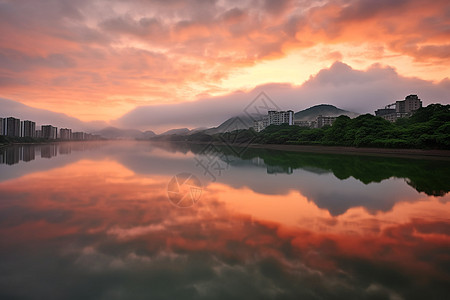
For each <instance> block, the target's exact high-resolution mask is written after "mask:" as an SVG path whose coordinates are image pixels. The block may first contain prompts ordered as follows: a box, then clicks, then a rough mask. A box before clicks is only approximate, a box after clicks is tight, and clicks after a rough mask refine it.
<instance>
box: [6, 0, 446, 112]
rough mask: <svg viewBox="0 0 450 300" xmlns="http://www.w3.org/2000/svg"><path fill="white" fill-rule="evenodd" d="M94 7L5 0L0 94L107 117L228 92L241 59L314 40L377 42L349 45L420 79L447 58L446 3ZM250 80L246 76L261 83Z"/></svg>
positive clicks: (347, 55) (346, 54)
mask: <svg viewBox="0 0 450 300" xmlns="http://www.w3.org/2000/svg"><path fill="white" fill-rule="evenodd" d="M103 4H104V1H103V0H98V1H77V2H74V3H70V4H69V3H67V1H52V2H51V4H50V1H48V2H47V1H44V3H41V4H40V5H36V4H35V3H34V2H32V1H20V2H17V1H6V2H5V3H4V4H3V5H2V7H1V8H0V86H1V92H0V96H2V97H5V98H11V99H15V100H18V101H21V102H24V103H26V104H29V105H32V106H35V107H39V108H47V109H52V110H56V111H60V112H70V113H71V114H73V115H76V116H78V117H80V118H82V119H84V120H92V119H96V118H99V119H103V120H109V119H115V118H117V117H119V116H120V115H121V114H122V113H123V112H124V111H128V110H131V109H132V108H134V107H135V106H136V105H138V104H148V103H153V104H157V103H167V102H171V103H176V102H184V101H186V100H188V101H191V100H194V99H195V98H196V97H197V95H199V94H204V93H205V92H206V93H207V92H213V93H222V94H223V93H224V92H231V91H233V89H239V88H241V86H240V85H238V83H236V82H235V83H233V84H231V85H229V86H221V84H222V83H223V82H224V81H226V80H227V79H229V78H230V77H233V76H234V75H235V74H236V73H239V72H242V70H244V68H250V69H245V70H248V71H249V72H257V70H256V69H255V70H253V71H252V69H251V67H252V66H257V65H259V64H261V63H263V62H265V61H268V60H270V61H277V60H279V59H282V58H284V57H287V55H289V54H290V53H293V52H295V51H298V50H305V51H307V50H308V49H311V48H313V47H315V46H317V45H327V46H329V47H331V48H333V47H339V48H340V49H339V50H338V51H337V50H330V51H329V53H330V54H327V53H325V54H324V53H322V54H320V53H318V54H317V55H314V56H312V57H309V58H308V60H309V61H310V62H312V63H313V64H314V63H315V64H317V65H318V64H321V63H323V61H324V60H332V59H340V60H344V61H345V60H346V59H353V58H354V57H353V56H352V53H351V50H352V45H357V46H360V45H367V44H368V45H371V44H376V47H367V48H366V51H367V53H358V56H359V57H360V59H361V60H363V61H365V62H366V65H370V64H372V63H376V62H378V61H379V60H383V59H385V58H387V57H390V56H392V55H396V56H399V57H402V58H403V59H404V60H403V61H401V62H400V60H398V61H399V63H398V64H399V67H402V66H404V65H405V64H406V62H407V59H411V60H413V62H414V63H416V64H417V66H418V67H417V68H416V70H419V67H420V73H417V74H412V75H414V76H417V77H421V74H423V73H424V72H423V71H424V70H425V73H426V71H427V70H428V71H429V72H430V74H431V72H432V71H433V70H432V65H440V66H448V65H449V64H450V60H449V54H448V53H450V51H449V47H450V37H449V34H448V29H447V27H448V26H449V21H448V17H447V15H446V13H447V12H448V10H449V4H448V1H442V0H439V1H433V2H431V3H430V2H429V1H425V0H402V1H387V0H382V1H376V2H374V1H368V0H351V1H323V2H320V3H318V2H314V1H301V2H294V1H243V2H242V3H239V4H236V3H234V2H228V1H224V2H223V3H222V2H216V1H199V0H191V1H146V2H142V1H129V2H127V3H123V2H121V1H108V2H107V7H110V9H107V10H104V9H100V7H103ZM105 5H106V4H105ZM341 50H347V51H341ZM311 53H312V52H311ZM299 68H301V66H299ZM400 69H401V68H400ZM315 71H317V70H315ZM303 72H304V73H305V74H304V76H303V77H306V78H307V76H308V75H311V73H308V72H311V71H310V70H308V69H306V68H304V70H303ZM405 72H406V71H405ZM433 72H434V71H433ZM433 74H442V72H441V73H433ZM430 76H431V77H433V76H434V77H433V79H435V80H441V79H443V78H442V77H440V78H438V77H436V76H438V75H429V76H428V77H427V78H429V77H430ZM439 76H440V75H439ZM251 78H252V79H253V80H254V81H253V82H250V83H246V85H250V86H256V85H258V84H262V83H267V80H264V78H259V77H257V76H253V77H251ZM272 79H273V78H272ZM229 82H232V81H229ZM297 83H298V82H297ZM88 106H95V107H98V109H97V110H96V111H95V112H93V111H92V110H90V109H87V107H88Z"/></svg>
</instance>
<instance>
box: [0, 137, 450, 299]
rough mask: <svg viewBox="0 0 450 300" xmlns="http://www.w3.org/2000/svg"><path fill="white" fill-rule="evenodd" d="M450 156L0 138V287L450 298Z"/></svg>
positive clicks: (3, 293) (56, 292)
mask: <svg viewBox="0 0 450 300" xmlns="http://www.w3.org/2000/svg"><path fill="white" fill-rule="evenodd" d="M238 152H239V153H240V154H241V151H238ZM449 167H450V161H449V160H448V159H447V160H435V159H434V160H423V159H411V158H388V157H368V156H346V155H330V154H308V153H290V152H278V151H273V150H272V151H269V150H256V149H248V150H247V151H245V152H243V153H242V154H241V155H240V157H238V156H237V155H236V153H234V152H233V151H232V150H230V149H228V148H226V147H220V148H218V147H208V146H207V145H197V146H189V145H185V144H150V143H148V142H115V143H114V142H98V143H97V142H92V143H72V144H70V143H68V144H58V145H34V146H32V145H30V146H24V147H20V146H15V147H10V148H6V149H5V148H3V149H0V242H1V243H0V299H181V298H183V299H234V298H245V299H445V298H447V299H448V297H449V295H450V294H449V293H450V290H449V286H450V285H449V283H450V251H449V250H450V217H449V216H450V203H449V199H450V197H449V195H448V192H449V190H450V178H449V177H450V174H449V170H450V168H449ZM180 173H183V174H181V175H178V177H176V179H174V176H175V175H177V174H180ZM191 175H193V176H191ZM189 176H191V177H189ZM194 178H197V181H195V180H194ZM177 179H178V182H177V181H176V180H177ZM184 179H187V182H186V184H184V185H183V184H182V183H183V180H184ZM174 180H175V181H174ZM174 182H175V183H178V185H177V184H175V185H174ZM177 188H179V190H177ZM180 200H181V201H180Z"/></svg>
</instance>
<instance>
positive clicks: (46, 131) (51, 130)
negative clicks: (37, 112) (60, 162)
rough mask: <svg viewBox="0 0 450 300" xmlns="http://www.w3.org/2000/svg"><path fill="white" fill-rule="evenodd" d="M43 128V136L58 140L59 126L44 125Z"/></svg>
mask: <svg viewBox="0 0 450 300" xmlns="http://www.w3.org/2000/svg"><path fill="white" fill-rule="evenodd" d="M41 129H42V130H41V137H42V138H44V139H50V140H56V139H57V138H58V128H56V127H54V126H52V125H42V126H41Z"/></svg>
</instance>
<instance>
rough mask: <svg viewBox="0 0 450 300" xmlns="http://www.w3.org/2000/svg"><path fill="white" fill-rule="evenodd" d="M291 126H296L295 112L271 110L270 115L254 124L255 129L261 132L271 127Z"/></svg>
mask: <svg viewBox="0 0 450 300" xmlns="http://www.w3.org/2000/svg"><path fill="white" fill-rule="evenodd" d="M281 124H289V125H294V112H293V111H292V110H288V111H275V110H269V112H268V114H267V115H266V116H264V117H263V119H262V120H259V121H254V122H253V129H255V131H256V132H260V131H261V130H263V129H264V128H266V127H267V126H269V125H281Z"/></svg>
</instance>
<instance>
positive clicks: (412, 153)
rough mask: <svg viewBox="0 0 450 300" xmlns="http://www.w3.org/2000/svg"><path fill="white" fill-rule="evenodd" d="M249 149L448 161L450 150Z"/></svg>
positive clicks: (275, 146) (278, 146) (279, 146)
mask: <svg viewBox="0 0 450 300" xmlns="http://www.w3.org/2000/svg"><path fill="white" fill-rule="evenodd" d="M248 147H249V148H255V149H272V150H279V151H292V152H307V153H330V154H344V155H368V156H390V157H403V158H405V157H407V158H414V159H424V158H426V159H444V160H450V150H425V149H400V148H398V149H393V148H362V147H358V148H357V147H342V146H322V145H282V144H250V145H249V146H248Z"/></svg>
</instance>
